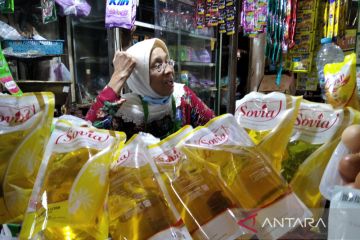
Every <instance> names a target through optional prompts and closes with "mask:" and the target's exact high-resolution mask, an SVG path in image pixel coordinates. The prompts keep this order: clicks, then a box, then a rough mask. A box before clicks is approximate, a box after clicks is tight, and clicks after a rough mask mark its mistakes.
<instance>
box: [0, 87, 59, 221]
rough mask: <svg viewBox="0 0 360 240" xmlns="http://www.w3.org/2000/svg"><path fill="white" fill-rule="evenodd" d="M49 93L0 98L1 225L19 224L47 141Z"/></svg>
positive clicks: (50, 110)
mask: <svg viewBox="0 0 360 240" xmlns="http://www.w3.org/2000/svg"><path fill="white" fill-rule="evenodd" d="M54 105H55V103H54V95H53V94H52V93H25V94H24V95H23V96H21V97H16V96H9V95H0V159H1V161H0V179H1V191H0V193H1V194H0V223H11V222H21V221H22V219H23V217H24V216H23V214H25V211H26V207H27V204H28V201H29V198H30V195H31V191H32V188H33V185H34V181H35V178H36V175H37V173H38V170H39V167H40V163H41V160H42V158H43V154H44V146H45V145H46V143H47V141H48V139H49V137H50V127H51V122H52V119H53V114H54Z"/></svg>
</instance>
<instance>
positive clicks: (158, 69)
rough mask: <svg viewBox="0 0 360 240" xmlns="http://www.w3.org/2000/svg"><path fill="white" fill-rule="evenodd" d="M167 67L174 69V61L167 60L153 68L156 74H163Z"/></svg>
mask: <svg viewBox="0 0 360 240" xmlns="http://www.w3.org/2000/svg"><path fill="white" fill-rule="evenodd" d="M168 65H169V66H171V67H174V66H175V61H174V60H172V59H170V60H168V61H166V62H164V63H156V64H155V66H154V67H153V68H154V69H155V70H156V71H158V72H163V71H164V70H165V68H166V67H167V66H168Z"/></svg>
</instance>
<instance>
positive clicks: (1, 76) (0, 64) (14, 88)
mask: <svg viewBox="0 0 360 240" xmlns="http://www.w3.org/2000/svg"><path fill="white" fill-rule="evenodd" d="M0 83H2V84H3V85H4V86H5V88H6V89H7V90H8V91H9V93H11V94H12V95H15V96H21V95H22V94H23V93H22V91H21V90H20V88H19V86H18V85H17V84H16V82H15V81H14V79H13V77H12V75H11V72H10V69H9V66H8V64H7V62H6V59H5V56H4V54H3V53H2V50H1V47H0Z"/></svg>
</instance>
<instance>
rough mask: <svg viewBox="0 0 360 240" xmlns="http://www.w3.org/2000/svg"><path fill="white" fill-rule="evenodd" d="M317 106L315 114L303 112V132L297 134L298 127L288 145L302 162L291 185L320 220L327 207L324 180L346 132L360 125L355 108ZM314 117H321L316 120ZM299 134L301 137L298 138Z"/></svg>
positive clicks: (314, 106)
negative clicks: (323, 188)
mask: <svg viewBox="0 0 360 240" xmlns="http://www.w3.org/2000/svg"><path fill="white" fill-rule="evenodd" d="M314 104H315V105H313V106H312V107H313V109H312V110H311V109H308V110H307V111H309V110H310V111H313V112H312V113H309V114H305V112H304V110H303V109H302V110H301V111H300V113H302V115H301V117H302V118H301V119H302V120H301V125H300V126H301V128H300V129H302V130H301V131H302V132H298V133H296V131H297V130H298V129H297V128H298V127H300V126H298V127H296V126H295V133H294V138H292V140H293V141H291V142H290V143H289V145H288V154H289V157H292V158H293V159H296V160H295V162H298V161H299V160H297V159H298V158H300V161H302V163H301V165H300V166H299V168H298V169H297V170H296V172H295V174H294V176H293V178H292V180H291V182H290V185H291V187H292V189H293V190H294V192H295V193H296V194H297V195H298V197H299V198H300V199H301V200H302V201H303V202H304V204H305V205H306V206H307V207H308V208H310V209H312V210H313V214H314V216H315V217H318V216H319V214H322V213H321V211H322V207H323V197H322V196H321V193H320V191H319V186H320V182H321V178H322V176H323V173H324V171H325V168H326V166H327V164H328V162H329V160H330V158H331V156H332V154H333V152H334V149H335V148H336V146H337V145H338V143H339V142H340V138H341V134H342V132H343V131H344V129H345V128H346V127H347V126H349V125H351V124H354V123H356V122H359V120H358V119H359V112H357V111H354V110H353V109H351V108H346V109H345V110H341V109H338V110H333V109H331V108H330V107H328V106H327V107H323V106H321V105H320V103H314ZM316 105H317V107H316ZM322 105H324V104H322ZM319 110H320V111H319ZM314 116H317V117H316V118H315V119H317V120H316V121H314ZM305 123H306V124H305ZM311 123H312V125H310V124H311ZM305 126H306V127H305ZM296 135H299V137H298V138H297V139H296V137H295V136H296ZM291 145H292V146H291ZM317 210H320V211H317Z"/></svg>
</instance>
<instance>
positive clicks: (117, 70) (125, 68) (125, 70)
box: [108, 51, 136, 94]
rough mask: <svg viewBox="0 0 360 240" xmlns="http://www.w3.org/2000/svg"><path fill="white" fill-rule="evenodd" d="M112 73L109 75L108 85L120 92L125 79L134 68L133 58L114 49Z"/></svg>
mask: <svg viewBox="0 0 360 240" xmlns="http://www.w3.org/2000/svg"><path fill="white" fill-rule="evenodd" d="M113 65H114V73H113V75H112V76H111V79H110V82H109V83H108V87H110V88H112V89H113V90H114V92H116V93H117V94H120V91H121V89H122V88H123V86H124V84H125V82H126V80H127V79H128V78H129V76H130V74H131V73H132V71H133V70H134V68H135V65H136V62H135V59H134V58H133V57H132V56H131V55H130V54H129V53H127V52H120V51H116V53H115V55H114V59H113Z"/></svg>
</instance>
